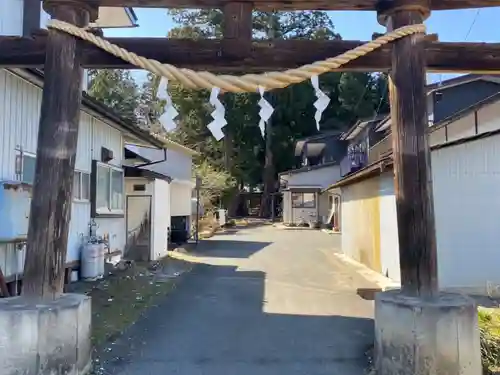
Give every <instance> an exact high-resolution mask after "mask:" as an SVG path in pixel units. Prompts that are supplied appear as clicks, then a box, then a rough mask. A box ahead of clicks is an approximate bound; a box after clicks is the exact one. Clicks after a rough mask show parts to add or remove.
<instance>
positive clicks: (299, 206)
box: [290, 191, 318, 209]
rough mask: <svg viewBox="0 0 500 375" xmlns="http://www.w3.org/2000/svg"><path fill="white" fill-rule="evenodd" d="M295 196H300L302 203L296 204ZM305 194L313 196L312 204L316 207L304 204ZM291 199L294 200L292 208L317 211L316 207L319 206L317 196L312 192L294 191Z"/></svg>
mask: <svg viewBox="0 0 500 375" xmlns="http://www.w3.org/2000/svg"><path fill="white" fill-rule="evenodd" d="M294 194H300V197H301V199H300V203H299V204H296V203H295V202H294V199H293V196H294ZM304 194H312V195H313V197H314V200H313V201H312V202H313V203H314V205H312V206H309V205H305V204H304ZM290 199H291V200H292V208H308V209H315V208H316V206H317V200H318V197H317V196H316V192H310V191H292V194H291V197H290ZM308 202H311V201H308Z"/></svg>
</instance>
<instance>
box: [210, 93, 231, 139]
mask: <svg viewBox="0 0 500 375" xmlns="http://www.w3.org/2000/svg"><path fill="white" fill-rule="evenodd" d="M219 93H220V89H219V88H218V87H214V88H213V89H212V92H211V93H210V104H212V105H213V106H214V107H215V110H214V111H213V112H212V113H211V116H212V117H213V119H214V120H213V121H212V122H211V123H210V124H208V126H207V127H208V129H209V130H210V132H211V133H212V135H213V136H214V138H215V139H216V140H217V141H220V140H221V139H222V138H224V132H223V131H222V128H223V127H224V126H226V125H227V121H226V119H225V118H224V116H225V114H226V110H225V109H224V106H223V105H222V103H221V101H220V100H219Z"/></svg>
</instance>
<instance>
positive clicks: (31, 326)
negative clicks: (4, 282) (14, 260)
mask: <svg viewBox="0 0 500 375" xmlns="http://www.w3.org/2000/svg"><path fill="white" fill-rule="evenodd" d="M90 327H91V304H90V297H87V296H84V295H80V294H64V295H63V296H61V297H60V298H59V299H57V300H55V301H50V302H45V301H44V302H36V301H32V300H29V299H26V298H25V297H22V296H21V297H13V298H4V299H0V348H2V350H0V363H1V366H0V375H12V374H23V375H42V374H43V375H45V374H47V375H49V374H50V375H59V374H65V375H80V374H85V373H87V372H88V371H89V370H90V366H91V342H90Z"/></svg>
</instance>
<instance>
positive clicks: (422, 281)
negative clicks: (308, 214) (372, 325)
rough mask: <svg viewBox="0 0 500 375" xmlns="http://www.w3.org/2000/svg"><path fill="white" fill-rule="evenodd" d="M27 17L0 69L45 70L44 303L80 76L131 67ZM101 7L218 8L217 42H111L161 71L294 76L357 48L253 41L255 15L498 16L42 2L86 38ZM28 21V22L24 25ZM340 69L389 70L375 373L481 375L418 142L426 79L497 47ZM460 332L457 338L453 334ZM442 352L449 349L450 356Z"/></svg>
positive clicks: (56, 280)
mask: <svg viewBox="0 0 500 375" xmlns="http://www.w3.org/2000/svg"><path fill="white" fill-rule="evenodd" d="M25 1H26V2H29V3H31V4H32V6H31V7H30V8H28V7H25V10H29V12H27V13H25V25H24V30H25V31H28V32H34V34H33V37H32V38H31V37H29V36H26V37H24V38H12V37H0V66H14V67H44V73H45V84H44V89H43V99H42V109H41V118H40V128H39V140H38V149H37V164H36V173H35V184H34V192H33V200H32V206H31V215H30V226H29V233H28V245H27V246H28V247H27V256H26V264H25V271H24V287H23V293H24V294H25V295H26V296H27V297H32V298H42V299H44V300H46V301H50V300H52V299H57V298H58V297H59V296H60V295H61V294H62V292H63V274H64V272H63V267H64V263H65V256H66V247H67V246H66V245H67V237H68V228H69V221H70V202H71V196H72V187H73V184H72V176H73V171H74V165H75V154H76V145H77V134H78V113H79V107H80V100H81V81H82V67H86V68H130V67H132V65H131V64H130V62H126V61H123V60H122V59H120V58H117V57H115V56H113V55H111V54H109V53H107V52H104V51H103V50H102V49H100V48H98V47H95V46H93V45H92V44H89V43H84V42H80V41H77V38H75V37H73V36H71V35H69V34H68V33H66V32H62V31H59V30H57V29H49V31H48V32H46V31H40V30H36V29H37V25H36V23H37V22H38V20H39V18H37V16H36V12H39V1H40V0H25ZM98 6H108V7H123V6H128V7H165V8H207V7H212V8H221V9H223V12H224V26H225V29H224V37H223V39H222V40H201V41H187V40H168V39H163V38H155V39H153V38H147V39H144V38H141V39H140V40H139V39H133V38H113V39H110V41H111V42H112V43H115V44H117V45H119V46H121V47H123V48H125V49H127V50H129V51H131V52H135V53H136V54H138V55H140V56H143V57H146V58H153V59H156V60H158V61H160V62H162V63H169V64H172V65H176V66H178V67H187V68H193V69H198V70H201V69H207V70H210V71H217V72H231V71H233V70H237V71H241V70H242V68H243V69H245V70H246V71H249V72H262V71H266V70H270V69H275V70H276V69H283V68H294V67H297V66H299V65H302V64H309V63H312V62H314V61H316V60H322V59H325V58H329V57H332V56H335V55H338V54H340V53H343V52H346V51H348V50H351V49H353V48H354V47H357V46H359V45H361V44H362V42H357V41H303V40H296V41H277V40H272V41H259V42H252V40H251V38H252V22H251V21H252V20H251V17H252V10H253V9H258V10H263V11H271V10H329V11H331V10H359V11H363V10H365V11H366V10H372V11H377V13H378V20H379V22H380V23H381V24H383V25H385V26H386V27H387V30H388V31H391V30H395V29H398V28H400V27H403V26H407V25H419V24H422V23H423V22H424V20H425V19H426V18H427V17H428V16H429V15H430V12H431V11H432V10H448V9H461V8H478V7H493V6H500V0H272V1H268V0H237V1H236V0H234V1H233V0H191V1H188V0H45V2H44V7H45V10H46V11H47V12H48V13H49V14H50V15H51V16H52V18H53V19H57V20H60V21H65V22H67V23H70V24H72V25H76V26H78V27H81V28H84V27H85V26H87V25H88V24H89V22H91V21H93V20H95V19H96V16H97V9H98ZM30 22H31V23H30ZM341 70H363V71H389V72H390V81H391V84H390V102H391V115H392V119H393V121H392V124H393V125H392V131H393V150H394V151H393V154H394V172H395V194H396V204H397V217H398V227H399V246H400V264H401V281H402V291H401V292H399V291H394V292H385V293H381V294H380V295H379V297H377V301H376V340H377V341H376V353H377V369H378V370H379V374H380V375H386V374H422V375H423V374H428V375H430V374H458V373H467V374H471V375H479V373H480V357H479V351H478V342H479V341H478V340H479V339H478V335H477V332H476V331H477V317H475V314H476V310H475V306H474V304H473V303H472V302H471V301H469V300H468V299H466V298H465V297H460V296H455V295H446V296H444V295H441V294H440V293H439V291H438V286H437V264H436V263H437V260H436V240H435V227H434V212H433V203H432V202H433V201H432V183H431V173H430V154H429V146H428V143H427V136H426V128H427V108H426V91H425V84H426V70H429V71H439V72H481V73H484V72H491V73H500V46H499V45H496V44H481V43H439V42H435V41H430V40H428V39H426V38H425V36H424V34H423V33H413V34H412V35H410V36H406V37H403V38H400V39H398V40H396V41H394V42H392V43H391V44H390V45H387V46H386V47H383V48H381V49H379V50H377V51H375V52H372V53H368V54H367V55H366V56H364V57H361V58H359V59H357V60H355V61H353V62H351V63H348V64H346V65H345V66H343V67H342V69H341ZM457 327H458V328H457ZM450 346H452V347H453V349H450Z"/></svg>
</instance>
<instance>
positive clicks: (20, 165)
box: [14, 149, 36, 186]
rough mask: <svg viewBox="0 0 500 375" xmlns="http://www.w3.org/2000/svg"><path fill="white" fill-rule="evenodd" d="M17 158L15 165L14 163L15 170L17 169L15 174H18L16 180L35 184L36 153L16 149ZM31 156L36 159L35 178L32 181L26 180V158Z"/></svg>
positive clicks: (34, 172)
mask: <svg viewBox="0 0 500 375" xmlns="http://www.w3.org/2000/svg"><path fill="white" fill-rule="evenodd" d="M16 151H17V152H16V158H15V161H14V162H15V165H14V170H15V175H16V180H17V181H19V182H21V183H23V184H26V185H29V186H33V185H34V184H35V174H36V154H35V153H33V152H26V151H23V150H19V149H16ZM25 157H27V158H31V159H34V160H35V170H34V171H33V179H32V181H25V180H24V169H25V168H24V158H25Z"/></svg>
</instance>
